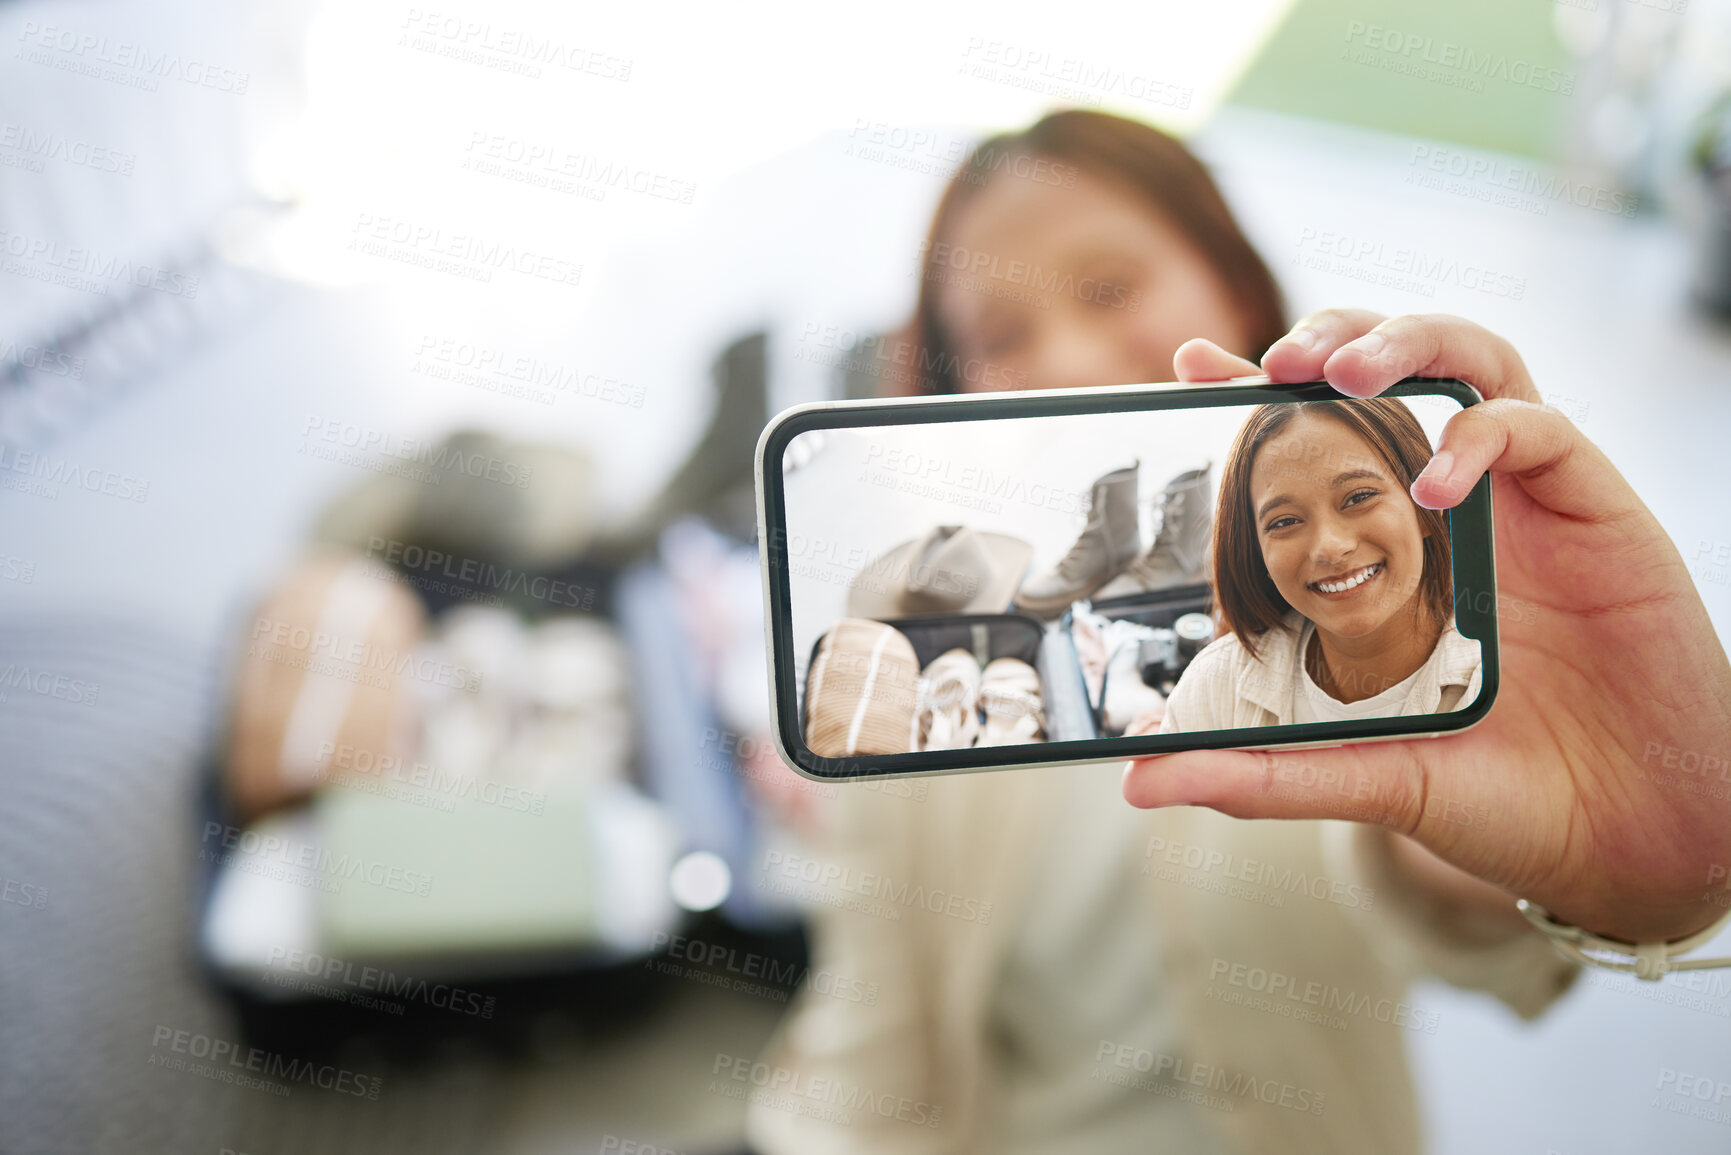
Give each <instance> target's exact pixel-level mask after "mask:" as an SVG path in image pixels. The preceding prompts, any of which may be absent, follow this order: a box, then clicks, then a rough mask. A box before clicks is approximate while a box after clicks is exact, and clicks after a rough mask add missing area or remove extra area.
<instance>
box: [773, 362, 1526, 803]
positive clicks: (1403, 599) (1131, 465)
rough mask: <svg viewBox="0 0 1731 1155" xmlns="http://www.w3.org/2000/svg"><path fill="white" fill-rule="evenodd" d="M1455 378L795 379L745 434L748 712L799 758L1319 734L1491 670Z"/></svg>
mask: <svg viewBox="0 0 1731 1155" xmlns="http://www.w3.org/2000/svg"><path fill="white" fill-rule="evenodd" d="M1481 400H1482V398H1481V397H1480V396H1479V394H1478V392H1477V391H1476V390H1475V389H1473V387H1472V386H1470V385H1468V384H1466V383H1464V382H1461V381H1457V380H1453V379H1439V378H1410V379H1408V380H1405V381H1402V382H1400V383H1399V384H1397V385H1395V386H1393V387H1391V388H1390V389H1388V390H1387V391H1386V392H1384V393H1383V394H1382V395H1381V396H1379V397H1377V398H1372V399H1354V398H1349V397H1345V396H1344V395H1342V394H1340V393H1339V392H1337V391H1336V390H1335V389H1334V388H1333V387H1332V386H1330V385H1328V384H1327V383H1326V382H1312V383H1307V384H1273V383H1270V382H1269V381H1268V380H1267V379H1266V378H1244V379H1238V380H1234V381H1232V382H1228V383H1224V384H1212V385H1126V386H1113V387H1108V388H1097V389H1061V390H1044V391H1028V392H1020V393H1008V394H976V395H958V396H946V397H924V398H915V399H884V400H875V401H857V402H835V403H822V404H813V405H802V406H798V407H796V408H793V409H789V410H787V411H785V412H783V413H781V414H780V415H778V416H777V417H776V418H775V419H774V420H773V421H771V422H770V424H769V425H768V426H767V427H766V428H765V429H764V431H763V434H762V436H761V437H760V439H759V441H758V447H757V459H756V480H757V498H758V538H759V546H760V555H761V559H762V574H763V590H764V601H765V627H766V630H765V632H766V642H767V645H768V649H769V671H770V682H771V685H770V694H771V698H772V703H773V713H774V733H775V738H776V742H777V745H778V746H779V748H780V751H781V754H782V757H783V758H784V759H785V760H786V761H787V763H788V764H789V765H790V766H792V767H794V768H795V769H796V770H798V771H799V772H800V773H802V774H804V775H806V776H807V777H812V778H819V779H824V780H836V779H850V778H884V777H892V776H911V775H929V774H939V773H955V772H967V771H978V770H997V769H1010V768H1025V767H1036V766H1055V765H1063V764H1069V763H1080V762H1098V761H1105V760H1122V759H1128V758H1133V757H1138V756H1142V755H1149V754H1161V753H1170V752H1173V751H1178V750H1190V749H1212V748H1250V749H1257V748H1272V747H1301V746H1333V745H1339V744H1341V743H1346V742H1363V741H1374V740H1378V739H1390V738H1423V737H1434V736H1437V735H1442V734H1447V733H1452V732H1456V731H1460V730H1464V729H1466V728H1467V727H1469V726H1472V725H1473V724H1475V723H1476V722H1478V721H1479V720H1480V719H1482V718H1483V717H1484V716H1485V714H1486V713H1487V712H1488V711H1489V710H1490V708H1491V704H1492V702H1493V701H1494V700H1495V698H1496V692H1497V684H1498V667H1497V597H1496V582H1495V559H1494V543H1493V541H1492V524H1491V490H1490V480H1489V477H1488V476H1487V477H1484V478H1481V479H1480V480H1479V483H1478V484H1477V485H1476V486H1475V487H1474V488H1473V490H1472V492H1471V494H1470V495H1469V496H1468V497H1467V499H1466V500H1465V501H1464V502H1462V503H1461V504H1460V505H1459V506H1457V507H1456V508H1454V509H1452V510H1448V511H1443V512H1439V511H1431V510H1425V509H1424V508H1422V507H1421V506H1419V505H1418V504H1417V503H1416V502H1414V501H1413V500H1412V497H1411V495H1410V485H1411V482H1412V479H1413V477H1414V476H1416V475H1417V473H1418V472H1419V471H1420V470H1422V469H1423V467H1424V465H1425V464H1426V463H1427V462H1428V461H1429V459H1430V456H1431V454H1432V452H1433V447H1434V446H1435V445H1436V444H1438V441H1439V438H1440V435H1441V431H1442V428H1443V426H1444V425H1445V424H1446V422H1447V421H1448V419H1449V417H1450V416H1451V415H1452V414H1454V413H1458V412H1460V411H1461V410H1462V409H1463V408H1465V407H1466V406H1468V405H1474V404H1478V403H1479V402H1480V401H1481Z"/></svg>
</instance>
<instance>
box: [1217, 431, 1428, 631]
mask: <svg viewBox="0 0 1731 1155" xmlns="http://www.w3.org/2000/svg"><path fill="white" fill-rule="evenodd" d="M1300 413H1309V414H1315V415H1317V416H1321V417H1327V418H1329V419H1330V420H1333V421H1338V422H1340V423H1341V424H1342V425H1344V426H1346V427H1347V428H1348V429H1350V430H1352V432H1354V433H1356V434H1358V436H1359V437H1360V438H1362V439H1363V440H1364V442H1365V443H1366V444H1367V445H1369V446H1370V447H1371V448H1373V449H1375V450H1376V452H1377V454H1378V455H1379V456H1380V457H1381V458H1382V459H1383V461H1384V462H1386V463H1387V465H1388V467H1389V469H1391V470H1393V471H1394V475H1395V478H1396V479H1397V480H1398V481H1399V482H1400V483H1401V485H1402V486H1403V487H1404V488H1405V489H1409V490H1410V489H1411V487H1412V483H1413V479H1414V478H1416V477H1417V476H1418V475H1419V473H1420V472H1421V471H1422V470H1423V469H1424V467H1425V465H1426V464H1427V463H1428V462H1429V461H1430V459H1431V444H1430V438H1429V437H1426V436H1425V432H1424V429H1423V427H1422V426H1420V425H1419V423H1418V418H1416V417H1414V416H1413V415H1412V410H1410V409H1408V408H1407V407H1406V405H1405V404H1404V403H1403V402H1401V401H1398V400H1396V399H1394V398H1392V397H1372V398H1369V399H1365V400H1356V401H1353V400H1340V401H1300V402H1291V401H1287V402H1280V403H1278V404H1274V405H1261V406H1258V407H1257V408H1256V409H1255V410H1254V411H1253V412H1252V413H1251V414H1250V418H1249V419H1248V420H1247V421H1245V423H1244V428H1242V429H1240V430H1239V431H1238V437H1237V439H1236V440H1235V441H1233V443H1232V451H1231V453H1230V454H1228V455H1227V458H1226V469H1225V471H1224V472H1223V473H1222V474H1221V477H1220V500H1219V505H1218V508H1217V509H1216V511H1215V515H1214V600H1215V605H1216V607H1217V608H1218V610H1219V613H1220V619H1221V624H1222V625H1223V626H1225V627H1226V628H1227V629H1229V630H1231V631H1232V632H1233V633H1234V634H1235V635H1237V637H1238V640H1239V641H1240V642H1242V643H1243V645H1244V648H1245V649H1246V650H1248V651H1249V652H1250V656H1251V657H1256V656H1257V655H1256V642H1257V639H1259V638H1260V637H1261V636H1262V635H1263V634H1264V633H1266V632H1267V631H1268V630H1269V629H1270V628H1271V627H1273V626H1277V625H1280V624H1281V622H1282V621H1283V620H1284V619H1285V617H1286V615H1287V613H1289V612H1290V611H1291V609H1292V606H1291V605H1290V604H1289V603H1288V602H1287V600H1286V599H1285V598H1283V597H1281V596H1280V591H1279V590H1278V589H1276V588H1275V585H1274V579H1273V578H1271V577H1270V576H1269V575H1268V566H1267V565H1266V564H1265V563H1264V562H1263V560H1262V545H1261V542H1260V541H1259V540H1258V539H1257V536H1256V514H1255V510H1254V508H1253V503H1252V501H1251V499H1250V470H1251V467H1252V466H1253V465H1255V464H1256V454H1257V452H1258V451H1259V450H1260V449H1261V448H1262V447H1263V445H1264V444H1266V443H1267V442H1268V441H1269V440H1270V439H1271V438H1273V437H1274V436H1275V435H1276V434H1278V433H1279V432H1280V431H1281V430H1282V429H1285V428H1286V427H1287V426H1288V425H1290V424H1291V423H1292V421H1293V419H1294V418H1296V417H1297V416H1298V415H1299V414H1300ZM1414 508H1416V509H1417V510H1418V524H1419V532H1420V533H1422V534H1425V535H1426V536H1425V539H1424V576H1423V577H1422V578H1421V579H1420V582H1419V590H1418V596H1419V600H1420V604H1421V605H1423V606H1424V607H1425V608H1426V609H1428V610H1429V611H1430V615H1431V617H1432V619H1433V620H1435V622H1436V623H1437V625H1438V626H1439V627H1443V628H1446V627H1447V626H1448V624H1449V622H1450V621H1451V620H1452V619H1453V617H1454V566H1453V562H1452V560H1451V559H1452V555H1451V554H1450V552H1449V529H1448V519H1447V517H1445V516H1444V514H1443V511H1442V510H1440V509H1426V508H1424V506H1422V505H1417V504H1416V503H1415V505H1414Z"/></svg>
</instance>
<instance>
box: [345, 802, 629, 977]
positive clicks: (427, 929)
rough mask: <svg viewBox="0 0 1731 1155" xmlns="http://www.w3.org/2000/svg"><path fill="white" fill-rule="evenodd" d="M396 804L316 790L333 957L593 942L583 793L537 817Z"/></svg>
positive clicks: (470, 807) (477, 806) (495, 809)
mask: <svg viewBox="0 0 1731 1155" xmlns="http://www.w3.org/2000/svg"><path fill="white" fill-rule="evenodd" d="M450 801H451V802H452V804H453V809H451V810H449V811H447V810H442V809H439V808H437V807H433V806H415V805H408V804H406V803H405V802H404V801H402V800H401V799H398V798H392V797H387V796H384V795H380V794H374V793H370V792H366V791H361V790H352V789H344V788H337V789H330V790H325V791H323V792H321V794H320V796H319V798H318V800H317V802H316V803H315V805H316V806H317V814H318V822H319V833H320V841H321V844H322V846H323V848H324V851H325V862H324V867H325V870H324V874H325V877H326V879H327V880H328V881H329V882H330V883H331V884H334V889H333V890H330V891H327V892H325V893H321V894H320V895H319V915H320V928H319V932H320V941H321V943H322V944H323V946H324V948H325V949H326V950H328V951H329V952H330V953H331V954H332V955H334V956H336V957H339V958H357V959H367V958H371V959H379V958H388V959H412V958H418V957H427V956H433V957H438V956H464V955H473V954H490V955H492V954H499V953H510V952H513V951H523V952H525V953H533V952H538V951H544V950H556V949H572V948H581V947H584V946H589V945H593V944H594V943H595V942H596V941H597V939H598V935H597V931H596V923H595V913H596V912H595V900H594V897H593V896H594V892H595V886H594V882H595V867H594V864H593V860H592V845H591V840H590V835H589V813H588V807H587V805H586V802H585V800H584V798H583V797H582V796H581V795H578V796H565V797H560V798H548V799H547V800H546V806H545V809H544V810H543V811H542V812H540V813H534V814H531V813H524V812H522V811H519V810H515V809H512V808H510V807H506V806H500V805H491V804H489V803H488V802H487V801H486V800H484V799H483V798H481V797H458V798H454V799H450Z"/></svg>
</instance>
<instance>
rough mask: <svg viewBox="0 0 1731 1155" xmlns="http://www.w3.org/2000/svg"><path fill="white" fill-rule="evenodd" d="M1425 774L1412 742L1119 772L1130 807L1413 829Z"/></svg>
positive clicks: (1221, 756) (1196, 760) (1204, 757)
mask: <svg viewBox="0 0 1731 1155" xmlns="http://www.w3.org/2000/svg"><path fill="white" fill-rule="evenodd" d="M1424 782H1425V772H1424V767H1423V765H1422V763H1421V762H1420V760H1419V759H1418V757H1417V756H1416V755H1415V754H1414V753H1413V751H1412V749H1411V746H1410V744H1409V743H1405V742H1376V743H1365V744H1363V745H1355V746H1340V747H1335V748H1333V749H1328V748H1324V749H1319V750H1189V751H1186V752H1184V753H1182V754H1164V755H1161V756H1159V757H1156V758H1138V759H1136V760H1135V761H1133V762H1130V763H1129V764H1128V765H1126V766H1125V768H1124V799H1125V801H1127V802H1129V803H1130V805H1132V806H1139V807H1142V808H1144V809H1152V808H1154V807H1159V806H1206V807H1208V808H1209V809H1210V810H1218V811H1220V812H1221V813H1222V814H1227V815H1231V816H1232V817H1233V818H1307V819H1318V818H1339V819H1345V820H1347V821H1351V822H1373V823H1376V824H1377V825H1379V826H1388V827H1391V828H1393V829H1395V830H1399V831H1401V832H1402V833H1409V832H1411V831H1413V830H1415V829H1417V827H1418V823H1419V819H1420V818H1421V817H1422V814H1421V813H1420V812H1421V810H1422V808H1423V803H1422V802H1421V801H1420V800H1421V799H1422V798H1423V797H1424V793H1425V790H1424Z"/></svg>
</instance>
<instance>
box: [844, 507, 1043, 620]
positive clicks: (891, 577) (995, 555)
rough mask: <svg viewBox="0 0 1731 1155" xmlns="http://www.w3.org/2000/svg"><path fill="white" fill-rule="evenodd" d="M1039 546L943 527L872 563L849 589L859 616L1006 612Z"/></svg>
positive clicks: (1003, 536) (854, 611)
mask: <svg viewBox="0 0 1731 1155" xmlns="http://www.w3.org/2000/svg"><path fill="white" fill-rule="evenodd" d="M1033 556H1034V547H1033V546H1031V545H1029V544H1028V543H1027V542H1025V541H1022V540H1021V539H1020V538H1014V537H1010V536H1009V535H1008V534H1002V533H982V532H980V531H978V530H974V529H970V528H968V527H967V526H965V525H940V526H937V527H935V528H933V529H931V530H930V531H928V532H927V533H926V534H925V536H923V537H919V538H915V539H914V540H913V541H908V542H903V543H902V544H901V545H898V546H896V547H895V548H894V549H892V550H890V551H889V552H888V553H886V554H884V555H883V556H882V557H880V558H878V559H876V560H875V561H872V562H871V563H869V564H868V565H867V566H866V567H865V568H864V569H863V570H861V571H860V572H859V573H858V574H857V575H856V576H855V577H854V580H853V584H852V585H851V586H849V587H848V591H847V612H848V613H849V614H850V615H851V616H853V617H856V618H896V617H903V616H906V615H911V614H938V613H989V614H998V613H1003V612H1004V611H1005V610H1007V609H1009V608H1010V602H1011V600H1012V599H1014V597H1015V596H1016V589H1017V587H1018V586H1020V585H1021V584H1022V578H1023V576H1024V575H1025V574H1026V573H1027V572H1028V562H1029V561H1030V560H1031V559H1032V558H1033Z"/></svg>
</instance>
